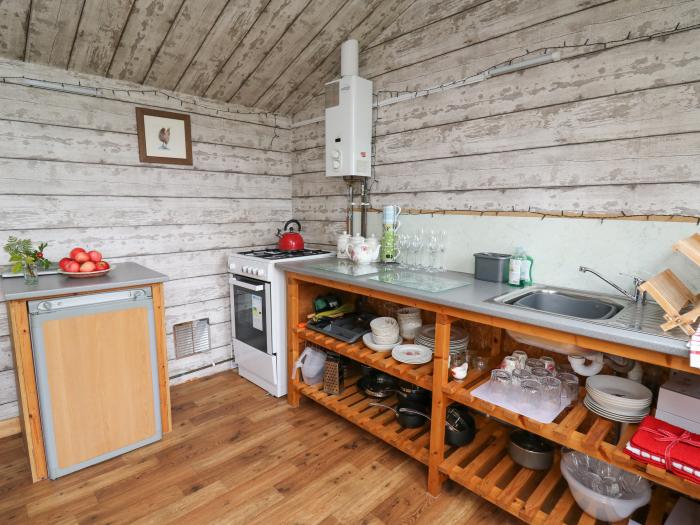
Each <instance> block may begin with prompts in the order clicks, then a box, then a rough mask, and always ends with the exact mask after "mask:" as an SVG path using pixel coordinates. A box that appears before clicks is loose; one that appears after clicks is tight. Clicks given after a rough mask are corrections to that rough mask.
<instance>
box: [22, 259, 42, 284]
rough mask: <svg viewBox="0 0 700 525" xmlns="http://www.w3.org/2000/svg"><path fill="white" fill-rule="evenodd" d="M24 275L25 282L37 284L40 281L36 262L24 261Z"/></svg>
mask: <svg viewBox="0 0 700 525" xmlns="http://www.w3.org/2000/svg"><path fill="white" fill-rule="evenodd" d="M22 275H24V284H27V285H34V284H37V283H38V282H39V274H38V272H37V266H36V263H29V264H27V263H24V264H23V265H22Z"/></svg>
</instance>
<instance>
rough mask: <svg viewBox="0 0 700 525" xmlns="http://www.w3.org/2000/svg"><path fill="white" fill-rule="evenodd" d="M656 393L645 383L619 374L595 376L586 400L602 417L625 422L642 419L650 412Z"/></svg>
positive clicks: (587, 387) (591, 380) (587, 406)
mask: <svg viewBox="0 0 700 525" xmlns="http://www.w3.org/2000/svg"><path fill="white" fill-rule="evenodd" d="M651 401H652V394H651V390H649V389H648V388H647V387H645V386H644V385H640V384H639V383H636V382H634V381H632V380H630V379H625V378H624V377H616V376H606V375H600V376H591V377H589V378H588V380H587V381H586V397H585V399H584V400H583V404H584V405H585V406H586V408H588V410H590V411H591V412H593V413H594V414H598V415H599V416H601V417H604V418H606V419H610V420H612V421H619V422H621V423H638V422H639V421H641V420H642V419H644V417H645V416H646V415H648V414H649V409H650V407H651Z"/></svg>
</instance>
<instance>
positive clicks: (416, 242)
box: [411, 233, 423, 270]
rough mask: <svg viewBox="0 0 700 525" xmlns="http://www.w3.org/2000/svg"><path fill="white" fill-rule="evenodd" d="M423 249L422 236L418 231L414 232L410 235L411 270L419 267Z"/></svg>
mask: <svg viewBox="0 0 700 525" xmlns="http://www.w3.org/2000/svg"><path fill="white" fill-rule="evenodd" d="M422 249H423V237H422V236H421V234H420V233H414V234H413V235H412V236H411V251H412V252H413V264H412V265H411V269H412V270H419V269H420V268H421V250H422Z"/></svg>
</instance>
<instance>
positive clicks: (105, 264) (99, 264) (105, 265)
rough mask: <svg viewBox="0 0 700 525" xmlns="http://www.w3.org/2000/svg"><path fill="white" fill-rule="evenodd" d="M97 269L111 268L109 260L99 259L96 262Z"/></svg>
mask: <svg viewBox="0 0 700 525" xmlns="http://www.w3.org/2000/svg"><path fill="white" fill-rule="evenodd" d="M95 269H96V270H109V263H108V262H107V261H98V262H96V263H95Z"/></svg>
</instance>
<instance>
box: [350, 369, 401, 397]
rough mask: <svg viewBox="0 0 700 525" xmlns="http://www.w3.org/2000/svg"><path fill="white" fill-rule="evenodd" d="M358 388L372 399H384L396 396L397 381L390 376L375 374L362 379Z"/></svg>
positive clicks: (358, 383)
mask: <svg viewBox="0 0 700 525" xmlns="http://www.w3.org/2000/svg"><path fill="white" fill-rule="evenodd" d="M357 386H358V388H359V389H360V390H362V391H363V392H364V393H365V394H367V395H368V396H370V397H376V398H379V399H384V398H387V397H390V396H392V395H393V394H394V391H395V389H396V379H394V378H393V377H391V376H390V375H388V374H382V373H373V374H370V375H366V376H364V377H361V378H360V379H359V381H358V382H357Z"/></svg>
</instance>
